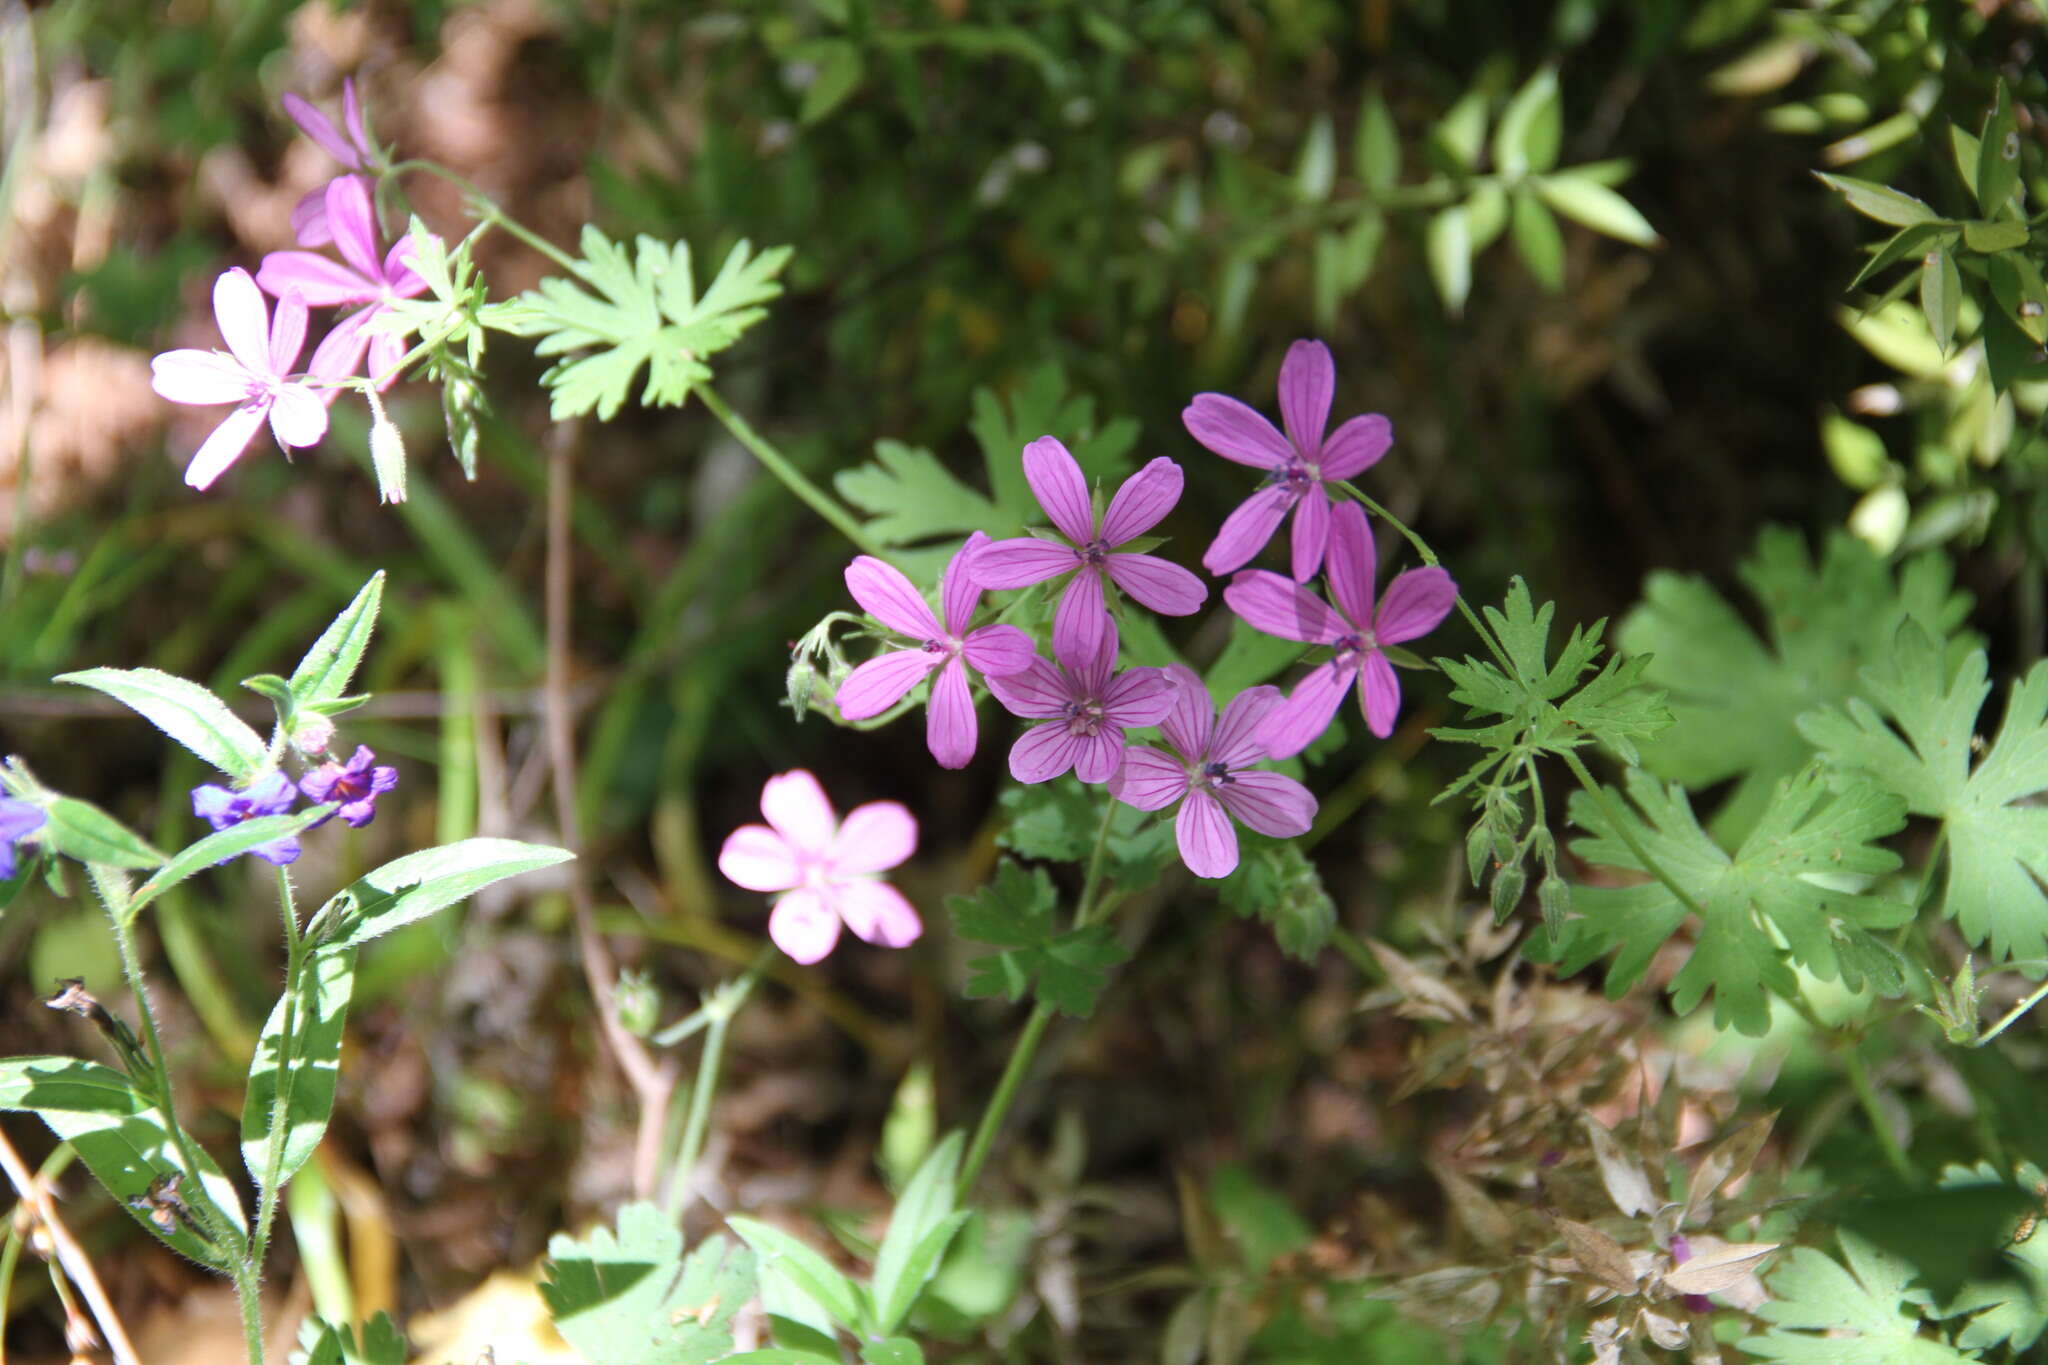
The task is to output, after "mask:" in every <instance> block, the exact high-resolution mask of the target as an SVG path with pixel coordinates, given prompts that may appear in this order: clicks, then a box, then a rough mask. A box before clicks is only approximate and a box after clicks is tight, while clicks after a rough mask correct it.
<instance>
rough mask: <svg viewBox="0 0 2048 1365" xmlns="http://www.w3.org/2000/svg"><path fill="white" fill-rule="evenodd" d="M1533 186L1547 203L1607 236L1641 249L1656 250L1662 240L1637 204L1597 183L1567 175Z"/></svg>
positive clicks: (1544, 180) (1544, 179)
mask: <svg viewBox="0 0 2048 1365" xmlns="http://www.w3.org/2000/svg"><path fill="white" fill-rule="evenodd" d="M1533 183H1534V184H1535V186H1536V192H1537V193H1538V194H1540V195H1542V196H1543V202H1544V203H1546V204H1548V205H1549V206H1550V207H1551V208H1552V209H1555V210H1556V211H1557V212H1558V213H1560V214H1562V215H1563V216H1564V217H1566V218H1569V219H1571V220H1572V221H1573V222H1574V223H1578V224H1580V225H1581V226H1584V227H1589V228H1591V229H1593V231H1595V232H1597V233H1600V234H1602V235H1603V236H1607V237H1613V238H1616V239H1617V240H1619V241H1624V242H1632V243H1634V244H1635V245H1637V246H1655V245H1657V243H1658V242H1659V240H1661V239H1660V238H1659V237H1658V236H1657V229H1655V228H1653V227H1651V226H1650V220H1649V219H1647V218H1645V217H1643V215H1642V213H1641V212H1640V211H1638V210H1637V208H1636V206H1635V205H1634V204H1631V203H1629V202H1628V200H1626V199H1624V198H1622V197H1621V196H1620V195H1619V194H1616V193H1615V192H1614V191H1613V190H1611V189H1609V188H1607V186H1605V185H1602V184H1600V183H1599V182H1597V181H1594V180H1591V179H1588V178H1586V177H1585V176H1580V175H1574V174H1572V173H1571V172H1569V171H1566V172H1562V173H1560V174H1558V175H1546V176H1543V177H1541V178H1539V179H1537V180H1535V181H1534V182H1533Z"/></svg>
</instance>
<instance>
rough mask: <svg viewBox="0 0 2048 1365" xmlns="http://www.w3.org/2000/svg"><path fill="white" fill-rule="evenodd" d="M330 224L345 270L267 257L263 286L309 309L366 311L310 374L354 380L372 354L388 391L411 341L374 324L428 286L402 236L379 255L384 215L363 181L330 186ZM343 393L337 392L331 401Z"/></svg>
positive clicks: (329, 342)
mask: <svg viewBox="0 0 2048 1365" xmlns="http://www.w3.org/2000/svg"><path fill="white" fill-rule="evenodd" d="M327 222H328V223H329V225H330V226H331V228H332V234H333V241H334V245H335V247H336V249H338V250H339V251H340V252H341V256H342V260H344V261H346V262H347V264H346V265H342V264H340V263H338V262H335V261H330V260H328V259H327V258H326V257H325V256H322V255H320V254H318V253H317V252H312V251H273V252H271V253H270V254H269V255H268V256H265V257H264V258H263V265H262V268H261V269H259V270H258V271H257V272H256V283H258V284H260V285H262V286H263V287H264V288H265V289H267V290H269V291H270V292H271V293H272V294H274V295H276V296H277V297H279V298H283V297H285V296H286V295H287V294H290V293H291V292H293V291H294V290H296V291H297V292H298V295H299V297H300V298H301V299H303V300H305V303H306V306H307V307H309V308H335V307H340V306H343V305H346V304H352V303H359V304H363V305H365V306H364V307H362V308H360V309H358V310H357V311H355V312H353V313H350V314H349V315H348V316H347V317H345V318H343V319H342V320H341V321H340V322H338V323H336V324H335V326H334V330H333V331H331V332H329V333H328V334H327V335H326V336H325V337H323V338H322V339H321V341H320V344H319V345H318V346H316V347H314V348H313V359H312V361H311V362H310V365H309V368H310V370H311V372H312V373H313V374H316V375H318V376H320V377H321V378H322V379H339V378H340V377H341V376H343V375H348V374H354V373H355V371H356V368H357V367H358V366H359V365H361V364H362V363H363V352H364V351H365V350H366V349H367V350H368V351H369V353H370V378H372V379H374V380H375V381H376V382H377V387H378V388H379V389H388V388H390V387H391V385H392V384H393V382H395V381H396V380H397V378H398V373H397V365H398V362H399V360H400V359H401V358H402V357H403V356H404V355H405V349H406V348H405V339H404V338H403V337H402V336H400V335H399V334H398V333H397V332H394V331H383V330H380V331H376V332H371V331H370V330H369V325H370V323H371V322H373V321H374V320H375V319H376V318H378V317H379V316H381V315H382V314H384V313H386V312H389V311H390V308H391V305H392V303H394V302H395V301H397V300H399V299H409V298H413V297H414V296H416V295H419V294H424V293H425V292H426V290H427V282H426V281H425V280H423V279H421V278H420V277H419V275H418V274H416V273H415V272H414V271H413V268H412V266H411V264H410V262H411V261H412V259H413V251H414V247H413V240H412V238H411V237H410V236H406V237H400V238H399V239H398V240H397V241H396V242H394V243H392V245H391V249H390V250H389V251H387V252H385V253H384V254H383V255H382V256H381V257H380V256H379V255H378V254H377V214H376V210H375V209H374V208H373V207H372V206H371V203H370V191H369V188H368V186H367V185H366V184H365V183H364V181H363V179H362V177H360V176H354V175H344V176H342V177H340V178H339V179H337V180H333V181H330V182H328V186H327ZM338 393H340V390H339V389H330V390H329V391H328V397H329V398H330V399H332V398H333V397H334V396H335V395H336V394H338Z"/></svg>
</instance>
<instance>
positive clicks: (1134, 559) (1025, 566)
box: [974, 436, 1209, 658]
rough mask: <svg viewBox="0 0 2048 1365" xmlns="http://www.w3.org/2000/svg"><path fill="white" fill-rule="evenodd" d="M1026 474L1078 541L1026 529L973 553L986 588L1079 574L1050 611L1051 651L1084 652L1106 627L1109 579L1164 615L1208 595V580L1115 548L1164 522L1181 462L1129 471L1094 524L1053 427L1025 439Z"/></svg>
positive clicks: (1188, 609) (1180, 612)
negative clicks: (1051, 432) (1105, 582)
mask: <svg viewBox="0 0 2048 1365" xmlns="http://www.w3.org/2000/svg"><path fill="white" fill-rule="evenodd" d="M1024 477H1025V479H1026V480H1028V481H1029V482H1030V484H1031V491H1032V492H1033V493H1035V494H1036V495H1037V496H1038V505H1039V506H1040V507H1043V508H1044V509H1045V514H1046V515H1047V516H1048V517H1050V518H1051V519H1052V524H1053V525H1054V526H1055V527H1056V528H1058V530H1059V533H1060V534H1061V535H1063V536H1065V537H1066V538H1067V539H1068V540H1069V541H1071V542H1072V543H1071V544H1067V545H1062V544H1060V543H1059V542H1057V541H1052V540H1039V539H1038V538H1036V537H1035V536H1020V537H1018V538H1017V539H1015V540H999V541H997V542H995V543H994V544H993V545H990V546H989V547H988V548H987V549H986V550H983V551H982V552H981V554H980V555H979V556H978V557H977V558H976V559H975V561H974V577H975V581H976V582H978V583H980V584H981V586H982V587H984V588H1022V587H1026V586H1028V585H1030V584H1032V583H1043V582H1044V581H1045V580H1046V579H1048V578H1057V577H1059V576H1060V575H1061V574H1063V573H1072V574H1073V575H1074V577H1073V579H1072V581H1071V582H1069V583H1068V584H1067V588H1066V591H1065V592H1064V593H1062V594H1061V595H1060V604H1059V607H1058V608H1057V609H1056V610H1055V611H1054V613H1053V620H1052V647H1053V653H1055V654H1057V655H1059V656H1060V657H1062V658H1064V657H1066V656H1067V655H1068V654H1075V655H1078V656H1080V657H1087V656H1088V655H1089V654H1091V653H1092V652H1093V650H1094V647H1095V645H1096V643H1097V641H1098V638H1099V637H1100V635H1101V634H1102V632H1103V631H1104V630H1105V629H1107V628H1108V627H1109V624H1110V619H1111V618H1110V615H1109V609H1108V606H1107V605H1106V604H1105V602H1104V600H1103V580H1104V578H1105V577H1106V578H1107V579H1108V580H1109V581H1110V582H1112V583H1114V584H1116V586H1118V587H1119V588H1122V589H1123V590H1124V591H1125V592H1127V593H1129V594H1130V595H1131V596H1132V597H1134V598H1136V599H1137V600H1138V601H1140V602H1142V603H1143V604H1144V605H1146V606H1148V607H1150V608H1151V609H1152V610H1154V611H1156V612H1159V613H1160V614H1161V615H1164V616H1187V615H1190V614H1192V613H1193V612H1195V611H1196V610H1197V609H1199V608H1200V607H1201V605H1202V603H1203V602H1204V601H1206V600H1208V596H1209V589H1208V587H1207V586H1206V585H1205V584H1204V583H1203V582H1202V580H1201V579H1199V578H1197V577H1195V576H1194V575H1193V574H1192V573H1190V572H1188V571H1187V570H1186V569H1183V568H1182V567H1181V566H1180V565H1178V564H1169V563H1167V562H1166V561H1165V560H1163V559H1161V558H1159V557H1158V556H1156V555H1148V554H1129V553H1126V554H1116V553H1112V552H1113V551H1114V550H1115V549H1116V547H1117V546H1119V545H1122V544H1124V543H1125V542H1126V541H1131V540H1135V539H1137V538H1138V537H1139V536H1142V535H1144V534H1145V533H1146V532H1147V531H1149V530H1151V529H1152V528H1153V527H1154V526H1157V525H1158V524H1159V522H1160V520H1161V519H1162V518H1164V517H1165V516H1166V514H1167V513H1168V512H1171V511H1172V510H1173V505H1174V504H1175V503H1177V502H1179V501H1180V490H1181V482H1182V479H1181V472H1180V466H1179V465H1177V464H1175V463H1174V462H1173V461H1172V460H1169V459H1167V458H1166V457H1165V456H1163V455H1162V456H1160V457H1159V458H1158V459H1156V460H1153V461H1152V462H1151V463H1149V464H1147V465H1146V466H1145V467H1144V468H1143V469H1141V470H1139V471H1138V472H1137V473H1135V474H1133V475H1131V477H1130V478H1128V479H1125V480H1124V484H1123V487H1121V488H1119V489H1118V490H1117V491H1116V496H1115V497H1114V498H1112V499H1110V503H1109V508H1108V510H1106V511H1105V512H1103V514H1102V521H1101V524H1100V526H1098V525H1097V524H1096V518H1095V508H1094V504H1093V502H1092V501H1091V500H1090V498H1089V495H1088V480H1087V478H1086V477H1085V476H1084V475H1083V474H1082V473H1081V466H1080V464H1079V463H1078V462H1077V461H1076V460H1075V459H1074V457H1073V456H1072V455H1071V454H1069V453H1068V451H1067V448H1066V447H1065V446H1063V445H1061V444H1060V443H1059V442H1058V441H1057V440H1054V439H1053V438H1052V437H1050V436H1041V437H1039V438H1038V439H1037V440H1035V441H1033V442H1032V443H1031V444H1030V445H1028V446H1025V447H1024Z"/></svg>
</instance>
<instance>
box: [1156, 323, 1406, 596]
mask: <svg viewBox="0 0 2048 1365" xmlns="http://www.w3.org/2000/svg"><path fill="white" fill-rule="evenodd" d="M1336 391H1337V366H1336V363H1335V362H1334V361H1332V360H1331V359H1330V348H1329V347H1327V346H1325V345H1323V343H1322V342H1320V341H1297V342H1295V343H1294V344H1293V345H1292V346H1290V347H1288V348H1287V359H1286V361H1285V362H1283V363H1282V364H1281V366H1280V416H1281V420H1282V421H1284V422H1285V423H1286V424H1287V434H1286V435H1285V436H1282V435H1281V434H1280V433H1279V432H1278V431H1275V430H1274V429H1273V424H1272V423H1271V422H1269V421H1267V420H1266V419H1265V418H1264V417H1262V416H1260V415H1259V414H1258V413H1257V412H1256V411H1254V410H1253V409H1252V408H1250V407H1247V406H1246V405H1245V404H1243V403H1240V402H1238V401H1237V400H1236V399H1235V398H1230V397H1227V396H1225V395H1224V394H1220V393H1201V394H1196V395H1195V398H1194V401H1193V402H1191V403H1189V404H1188V406H1187V409H1186V410H1185V411H1184V412H1182V413H1181V415H1180V419H1181V422H1182V424H1183V425H1185V426H1186V427H1187V429H1188V435H1190V436H1192V437H1194V438H1195V439H1196V440H1197V441H1200V442H1201V443H1202V444H1203V445H1205V446H1207V447H1209V449H1211V450H1213V451H1215V452H1216V453H1217V454H1218V455H1221V456H1222V457H1223V458H1224V459H1226V460H1234V461H1236V462H1237V463H1238V464H1247V465H1251V466H1252V467H1253V468H1255V469H1263V470H1265V471H1266V482H1265V483H1264V484H1263V485H1262V486H1261V487H1260V488H1259V490H1258V491H1257V492H1256V493H1254V494H1252V495H1251V496H1250V497H1249V498H1246V499H1245V500H1244V501H1243V502H1242V503H1240V504H1239V505H1238V508H1237V510H1236V511H1234V512H1232V513H1231V514H1230V515H1229V516H1228V517H1225V518H1224V520H1223V525H1222V527H1221V528H1219V529H1218V530H1217V532H1216V539H1215V540H1214V541H1213V542H1212V543H1211V544H1210V546H1209V549H1208V551H1207V553H1205V554H1204V555H1203V556H1202V567H1203V568H1205V569H1207V570H1208V571H1209V572H1210V573H1213V574H1218V575H1221V574H1227V573H1229V572H1230V571H1231V570H1232V569H1236V568H1239V567H1241V566H1243V565H1245V564H1248V563H1250V562H1251V560H1252V559H1253V558H1254V557H1255V556H1256V555H1257V554H1258V553H1259V551H1261V550H1263V549H1265V548H1266V542H1267V541H1269V540H1271V539H1272V538H1273V532H1274V531H1275V530H1277V529H1279V526H1280V522H1281V520H1282V519H1283V518H1284V517H1286V515H1287V513H1288V511H1289V510H1290V509H1291V510H1292V511H1293V513H1294V536H1293V540H1294V543H1293V550H1294V558H1293V568H1294V579H1295V581H1296V582H1298V583H1306V582H1308V581H1309V580H1310V579H1311V578H1314V577H1315V576H1316V571H1317V570H1318V569H1320V568H1321V567H1322V563H1323V552H1324V549H1325V547H1326V546H1327V545H1328V543H1329V538H1330V503H1331V502H1332V501H1333V500H1334V499H1335V497H1336V494H1334V493H1332V492H1331V491H1330V488H1329V485H1330V484H1331V483H1333V482H1335V481H1337V480H1340V479H1349V478H1353V477H1355V476H1357V475H1359V474H1362V473H1364V472H1365V471H1366V470H1367V469H1370V468H1371V467H1372V466H1373V465H1374V464H1377V463H1378V462H1379V458H1380V456H1382V455H1384V454H1386V453H1387V448H1388V447H1389V446H1391V445H1392V444H1393V443H1394V428H1393V426H1392V424H1391V423H1389V422H1388V421H1387V419H1386V418H1384V417H1382V416H1380V415H1379V414H1378V413H1367V414H1366V415H1365V416H1363V417H1354V418H1352V419H1351V420H1350V421H1348V422H1346V423H1345V424H1344V425H1343V426H1341V427H1338V428H1337V430H1336V432H1335V433H1334V434H1333V435H1331V436H1330V438H1329V439H1328V440H1325V439H1324V438H1323V432H1324V430H1325V429H1326V428H1327V427H1328V426H1329V422H1330V400H1331V398H1332V396H1333V395H1334V394H1335V393H1336Z"/></svg>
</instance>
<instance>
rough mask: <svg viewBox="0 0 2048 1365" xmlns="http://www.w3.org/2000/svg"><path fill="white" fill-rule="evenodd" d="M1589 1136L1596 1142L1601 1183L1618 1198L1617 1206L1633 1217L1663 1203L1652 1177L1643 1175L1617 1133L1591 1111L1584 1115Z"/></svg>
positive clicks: (1612, 1195) (1613, 1198)
mask: <svg viewBox="0 0 2048 1365" xmlns="http://www.w3.org/2000/svg"><path fill="white" fill-rule="evenodd" d="M1581 1121H1582V1122H1583V1123H1584V1124H1585V1128H1586V1135H1587V1136H1588V1137H1589V1138H1591V1139H1592V1142H1593V1159H1594V1160H1595V1161H1596V1162H1598V1163H1599V1165H1600V1179H1601V1182H1602V1183H1604V1184H1605V1185H1606V1186H1607V1195H1608V1197H1609V1198H1610V1199H1612V1200H1613V1201H1614V1207H1616V1208H1617V1209H1620V1210H1621V1211H1622V1212H1623V1213H1625V1214H1627V1215H1628V1216H1629V1217H1631V1218H1636V1217H1640V1216H1641V1215H1643V1214H1646V1213H1650V1212H1652V1211H1654V1210H1655V1209H1656V1207H1657V1205H1658V1203H1659V1200H1658V1199H1657V1196H1656V1194H1655V1193H1654V1192H1653V1191H1652V1190H1651V1188H1650V1178H1649V1177H1648V1176H1647V1175H1644V1174H1643V1169H1642V1167H1640V1166H1638V1165H1636V1163H1635V1162H1633V1161H1631V1160H1630V1159H1629V1158H1628V1156H1627V1155H1626V1154H1625V1153H1623V1151H1622V1150H1621V1144H1620V1143H1619V1142H1617V1141H1615V1138H1614V1134H1613V1133H1612V1132H1610V1131H1609V1130H1608V1129H1607V1127H1606V1126H1605V1125H1604V1124H1602V1123H1601V1122H1600V1120H1598V1119H1596V1118H1594V1117H1593V1116H1592V1115H1591V1114H1586V1115H1582V1116H1581Z"/></svg>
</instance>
